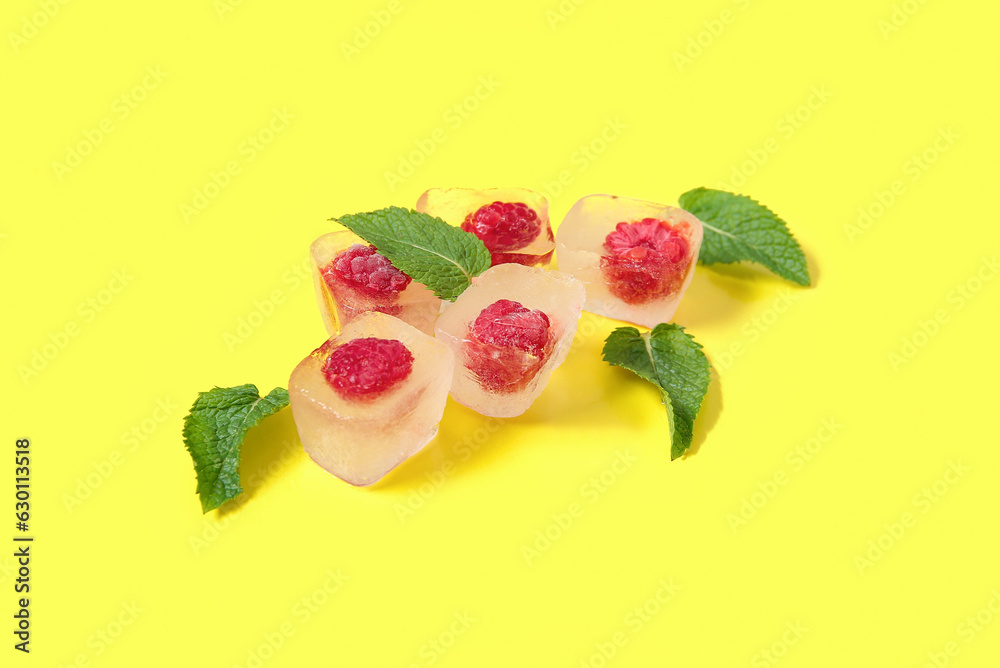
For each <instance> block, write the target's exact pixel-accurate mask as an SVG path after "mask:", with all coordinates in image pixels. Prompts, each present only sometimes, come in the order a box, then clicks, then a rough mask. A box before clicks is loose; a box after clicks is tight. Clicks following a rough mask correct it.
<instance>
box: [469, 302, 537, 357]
mask: <svg viewBox="0 0 1000 668" xmlns="http://www.w3.org/2000/svg"><path fill="white" fill-rule="evenodd" d="M471 332H472V335H473V336H474V337H476V338H477V339H479V340H480V341H482V342H483V343H489V344H492V345H494V346H509V347H512V348H517V349H518V350H523V351H524V352H526V353H531V354H532V355H535V356H538V357H541V356H542V354H543V351H544V349H545V344H546V343H547V342H548V340H549V317H548V316H547V315H545V314H544V313H542V312H541V311H532V310H529V309H527V308H525V307H524V306H523V305H522V304H520V303H519V302H515V301H511V300H510V299H500V300H498V301H495V302H493V303H492V304H490V305H489V306H487V307H486V308H484V309H483V310H482V312H481V313H480V314H479V317H478V318H476V319H475V321H474V322H473V323H472V330H471Z"/></svg>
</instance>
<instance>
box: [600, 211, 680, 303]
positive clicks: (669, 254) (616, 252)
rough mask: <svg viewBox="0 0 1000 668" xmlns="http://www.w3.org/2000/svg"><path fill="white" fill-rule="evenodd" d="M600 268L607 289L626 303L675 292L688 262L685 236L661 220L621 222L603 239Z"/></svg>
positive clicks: (646, 219)
mask: <svg viewBox="0 0 1000 668" xmlns="http://www.w3.org/2000/svg"><path fill="white" fill-rule="evenodd" d="M604 249H605V250H606V251H608V253H607V254H606V255H603V256H601V271H602V272H603V273H604V276H605V278H606V279H607V282H608V290H609V291H610V292H611V294H612V295H614V296H615V297H618V298H619V299H621V300H622V301H623V302H625V303H626V304H642V303H645V302H648V301H651V300H653V299H658V298H660V297H663V296H664V295H668V294H670V293H672V292H676V291H677V290H678V289H680V287H681V286H682V285H683V283H684V279H685V278H686V276H687V269H688V264H689V262H690V259H691V258H690V255H691V246H690V244H689V243H688V241H687V239H686V238H684V236H683V235H682V234H681V233H680V232H679V231H678V230H677V229H675V228H674V227H672V226H671V225H670V224H669V223H667V222H666V221H664V220H658V219H656V218H644V219H642V220H640V221H638V222H632V223H628V222H621V223H618V225H617V226H616V227H615V229H614V231H613V232H611V233H610V234H608V236H607V237H606V238H605V240H604Z"/></svg>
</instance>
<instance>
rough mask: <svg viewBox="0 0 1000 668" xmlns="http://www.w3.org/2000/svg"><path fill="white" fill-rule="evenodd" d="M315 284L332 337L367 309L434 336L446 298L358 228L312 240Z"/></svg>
mask: <svg viewBox="0 0 1000 668" xmlns="http://www.w3.org/2000/svg"><path fill="white" fill-rule="evenodd" d="M309 250H310V254H311V256H312V262H313V283H314V285H315V287H316V300H317V302H319V310H320V313H321V314H322V316H323V324H324V325H326V331H327V333H328V334H330V335H331V336H332V335H334V334H336V333H338V332H339V331H340V330H341V329H342V328H343V327H344V325H346V324H347V323H349V322H351V321H352V320H354V318H356V317H358V316H359V315H361V314H362V313H366V312H368V311H378V312H379V313H385V314H387V315H392V316H395V317H397V318H399V319H400V320H402V321H403V322H407V323H409V324H411V325H413V326H414V327H416V328H417V329H419V330H420V331H422V332H424V333H425V334H430V335H433V333H434V321H435V320H437V316H438V313H439V312H440V310H441V300H440V299H438V298H437V297H436V296H435V295H434V293H433V292H431V290H429V289H428V288H427V287H426V286H424V285H423V284H422V283H418V282H416V281H414V280H412V279H410V277H409V276H407V275H406V274H404V273H403V272H401V271H399V270H398V269H396V268H395V267H393V266H392V264H391V263H390V262H389V261H388V260H387V259H385V258H384V257H382V256H381V255H379V254H378V253H377V252H375V250H374V247H373V246H370V245H368V244H367V243H365V242H364V241H363V240H362V239H361V237H359V236H357V235H356V234H354V233H353V232H349V231H347V230H343V231H340V232H332V233H330V234H325V235H323V236H321V237H320V238H319V239H317V240H316V241H314V242H313V243H312V246H311V247H310V249H309Z"/></svg>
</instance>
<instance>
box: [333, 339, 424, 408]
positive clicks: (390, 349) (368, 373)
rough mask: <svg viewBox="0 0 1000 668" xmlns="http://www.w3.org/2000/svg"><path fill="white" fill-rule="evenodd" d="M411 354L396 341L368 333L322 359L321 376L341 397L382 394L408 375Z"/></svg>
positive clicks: (356, 397)
mask: <svg viewBox="0 0 1000 668" xmlns="http://www.w3.org/2000/svg"><path fill="white" fill-rule="evenodd" d="M412 370H413V354H412V353H411V352H410V351H409V350H407V348H406V346H404V345H403V344H402V343H400V342H399V341H395V340H393V339H378V338H375V337H368V338H364V339H353V340H351V341H348V342H347V343H345V344H344V345H342V346H339V347H337V348H336V349H334V351H333V352H332V353H330V355H329V356H328V357H327V358H326V361H325V362H324V363H323V368H322V371H323V376H324V377H325V378H326V382H327V383H329V385H330V387H332V388H333V389H334V390H336V391H337V394H339V395H340V396H341V397H343V398H344V399H362V398H364V399H368V398H372V397H375V396H377V395H379V394H382V393H383V392H385V391H386V390H388V389H390V388H392V387H393V386H395V385H396V384H397V383H399V382H400V381H402V380H404V379H405V378H406V377H407V376H409V375H410V372H411V371H412Z"/></svg>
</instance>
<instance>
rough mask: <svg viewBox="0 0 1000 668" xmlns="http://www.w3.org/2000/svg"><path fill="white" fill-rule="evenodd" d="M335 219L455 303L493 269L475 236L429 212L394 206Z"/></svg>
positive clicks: (416, 278)
mask: <svg viewBox="0 0 1000 668" xmlns="http://www.w3.org/2000/svg"><path fill="white" fill-rule="evenodd" d="M330 220H334V221H336V222H338V223H340V224H341V225H343V226H344V227H346V228H348V229H349V230H351V231H352V232H354V233H355V234H357V235H358V236H359V237H361V238H362V239H364V240H365V241H367V242H368V243H370V244H372V245H373V246H375V247H376V248H377V249H378V252H379V253H381V254H382V255H384V256H386V257H387V258H389V261H390V262H392V264H393V265H394V266H395V267H396V268H397V269H399V270H400V271H403V272H406V273H407V274H409V275H410V276H411V277H412V278H413V280H415V281H419V282H420V283H423V284H424V285H426V286H427V287H428V288H430V289H431V290H433V291H434V294H436V295H437V296H438V297H440V298H441V299H447V300H448V301H455V299H456V298H458V296H459V295H460V294H462V292H463V291H464V290H465V289H466V288H467V287H469V285H471V284H472V279H473V278H474V277H475V276H478V275H479V274H481V273H483V272H484V271H486V270H487V269H489V268H490V252H489V251H488V250H486V246H484V245H483V242H482V241H480V240H479V238H478V237H477V236H476V235H474V234H470V233H469V232H466V231H464V230H462V229H461V228H458V227H455V226H453V225H449V224H448V223H446V222H444V221H443V220H441V219H440V218H435V217H434V216H431V215H428V214H426V213H417V212H416V211H413V210H410V209H402V208H400V207H397V206H391V207H389V208H386V209H380V210H378V211H369V212H367V213H355V214H350V215H346V216H340V217H338V218H331V219H330Z"/></svg>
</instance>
